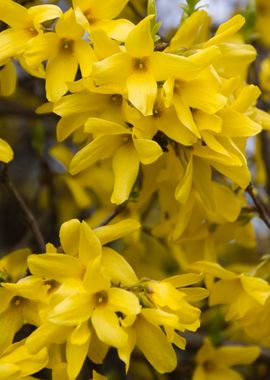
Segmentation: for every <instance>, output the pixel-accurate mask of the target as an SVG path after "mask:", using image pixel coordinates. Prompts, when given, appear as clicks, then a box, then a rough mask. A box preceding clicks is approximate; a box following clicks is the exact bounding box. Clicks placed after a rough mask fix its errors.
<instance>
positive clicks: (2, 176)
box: [0, 164, 45, 252]
mask: <svg viewBox="0 0 270 380" xmlns="http://www.w3.org/2000/svg"><path fill="white" fill-rule="evenodd" d="M0 180H1V181H2V183H3V184H4V185H5V187H6V188H7V190H8V191H9V192H10V194H12V196H13V198H14V199H15V201H16V202H17V205H18V206H19V209H20V210H21V212H22V214H23V215H24V218H25V220H26V222H27V223H28V225H29V227H30V228H31V230H32V233H33V236H34V237H35V240H36V242H37V244H38V246H39V249H40V251H41V252H45V241H44V239H43V236H42V234H41V231H40V229H39V226H38V223H37V221H36V219H35V217H34V215H33V214H32V212H31V211H30V209H29V208H28V206H27V204H26V203H25V201H24V200H23V198H22V197H21V195H20V194H19V192H18V190H17V189H16V187H15V186H14V184H13V182H12V181H11V179H10V177H9V175H8V169H7V165H4V164H1V167H0Z"/></svg>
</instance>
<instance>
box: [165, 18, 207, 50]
mask: <svg viewBox="0 0 270 380" xmlns="http://www.w3.org/2000/svg"><path fill="white" fill-rule="evenodd" d="M209 23H210V17H209V15H208V13H207V12H206V11H204V10H198V11H197V12H194V13H193V14H192V15H191V16H189V17H187V18H186V19H185V20H181V23H180V26H179V28H178V30H177V32H176V33H175V35H174V36H173V38H172V39H171V42H170V46H169V48H168V51H174V50H177V49H181V48H186V49H190V48H191V47H192V46H193V45H194V42H197V39H200V38H203V37H204V29H207V28H208V26H209ZM166 51H167V49H166Z"/></svg>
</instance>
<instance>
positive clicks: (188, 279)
mask: <svg viewBox="0 0 270 380" xmlns="http://www.w3.org/2000/svg"><path fill="white" fill-rule="evenodd" d="M202 279H203V275H202V274H201V273H185V274H178V275H176V276H172V277H168V278H166V279H165V280H163V281H164V282H169V283H170V284H172V285H173V286H174V287H175V288H182V287H184V286H188V285H193V284H196V283H197V282H200V281H201V280H202Z"/></svg>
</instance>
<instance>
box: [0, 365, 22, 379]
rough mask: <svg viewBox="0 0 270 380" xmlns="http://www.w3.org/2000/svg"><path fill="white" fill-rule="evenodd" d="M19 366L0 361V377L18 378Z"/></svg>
mask: <svg viewBox="0 0 270 380" xmlns="http://www.w3.org/2000/svg"><path fill="white" fill-rule="evenodd" d="M20 372H21V370H20V367H19V366H17V365H16V364H9V363H0V379H1V380H14V379H18V378H20Z"/></svg>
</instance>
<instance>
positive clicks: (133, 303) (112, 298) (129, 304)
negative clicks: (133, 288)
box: [108, 288, 141, 315]
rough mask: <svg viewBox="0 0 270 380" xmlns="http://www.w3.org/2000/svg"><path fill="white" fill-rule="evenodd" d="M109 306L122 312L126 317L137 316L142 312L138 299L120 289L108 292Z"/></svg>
mask: <svg viewBox="0 0 270 380" xmlns="http://www.w3.org/2000/svg"><path fill="white" fill-rule="evenodd" d="M108 297H109V304H110V307H112V309H113V310H114V311H115V312H117V311H120V312H122V313H123V314H125V315H132V314H134V315H136V314H139V312H140V311H141V306H140V303H139V299H138V297H136V296H135V294H133V293H132V292H130V291H127V290H125V289H120V288H110V289H109V290H108Z"/></svg>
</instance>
